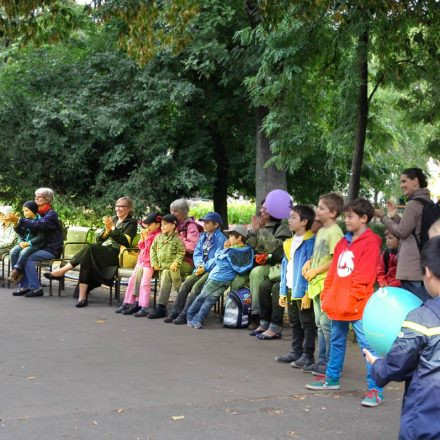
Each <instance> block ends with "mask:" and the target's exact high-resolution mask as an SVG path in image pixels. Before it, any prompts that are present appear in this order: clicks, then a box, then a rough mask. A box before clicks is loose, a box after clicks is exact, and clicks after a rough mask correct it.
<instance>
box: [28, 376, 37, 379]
mask: <svg viewBox="0 0 440 440" xmlns="http://www.w3.org/2000/svg"><path fill="white" fill-rule="evenodd" d="M36 378H37V377H36V376H28V377H27V378H26V380H34V379H36Z"/></svg>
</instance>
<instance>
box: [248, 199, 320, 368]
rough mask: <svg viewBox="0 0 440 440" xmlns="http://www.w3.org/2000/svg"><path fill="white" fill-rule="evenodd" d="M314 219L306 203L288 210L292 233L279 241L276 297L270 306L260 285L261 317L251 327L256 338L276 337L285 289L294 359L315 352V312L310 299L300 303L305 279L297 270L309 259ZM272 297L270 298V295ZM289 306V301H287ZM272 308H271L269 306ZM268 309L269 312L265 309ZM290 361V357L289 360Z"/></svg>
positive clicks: (312, 240)
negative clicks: (303, 304)
mask: <svg viewBox="0 0 440 440" xmlns="http://www.w3.org/2000/svg"><path fill="white" fill-rule="evenodd" d="M314 219H315V212H314V211H313V209H312V208H310V207H309V206H306V205H296V206H294V207H293V208H292V210H291V211H290V217H289V229H290V231H292V232H293V233H294V236H293V237H292V238H289V239H287V240H286V241H285V242H284V243H283V248H284V257H283V260H282V263H281V282H280V286H279V301H278V304H276V306H274V307H271V308H269V307H267V306H271V305H272V304H273V303H274V301H269V299H270V297H267V296H266V298H265V297H264V293H265V290H264V289H260V306H261V312H262V320H261V321H260V327H259V328H258V329H257V330H255V331H254V332H255V333H256V336H257V338H258V339H276V338H277V335H280V334H281V326H282V320H283V314H284V309H285V307H286V303H287V296H288V295H287V293H288V290H289V293H291V294H289V296H290V297H291V298H290V299H291V300H292V305H291V316H292V322H293V327H292V351H291V353H295V356H296V359H295V360H296V361H298V360H299V358H300V357H301V355H302V354H303V344H304V353H305V355H306V356H307V358H313V354H314V352H315V337H316V326H315V316H314V315H313V309H312V308H311V304H310V301H309V302H308V304H305V307H304V308H303V307H302V306H301V302H302V298H303V297H304V293H305V292H306V290H307V281H306V279H305V278H304V277H303V276H302V274H301V269H302V267H303V266H304V263H305V262H306V261H308V260H309V259H310V257H311V256H312V252H313V245H314V243H315V236H314V235H313V233H312V232H311V231H310V228H311V226H312V223H313V221H314ZM272 300H274V298H272ZM289 306H290V305H289ZM270 309H272V310H270ZM270 311H271V312H272V316H270V314H269V313H267V312H270ZM291 353H289V354H288V355H285V356H277V357H276V358H275V359H276V360H277V361H280V362H283V360H284V358H285V357H290V354H291ZM290 362H292V361H290Z"/></svg>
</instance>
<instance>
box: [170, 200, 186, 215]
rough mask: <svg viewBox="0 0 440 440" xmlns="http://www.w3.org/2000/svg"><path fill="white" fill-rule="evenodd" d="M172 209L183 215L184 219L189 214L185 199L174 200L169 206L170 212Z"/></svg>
mask: <svg viewBox="0 0 440 440" xmlns="http://www.w3.org/2000/svg"><path fill="white" fill-rule="evenodd" d="M172 209H175V210H176V211H180V212H183V214H185V217H186V216H187V215H188V212H189V203H188V200H186V199H177V200H174V202H173V203H171V205H170V211H171V210H172Z"/></svg>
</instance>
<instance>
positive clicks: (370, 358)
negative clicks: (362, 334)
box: [362, 348, 379, 365]
mask: <svg viewBox="0 0 440 440" xmlns="http://www.w3.org/2000/svg"><path fill="white" fill-rule="evenodd" d="M362 353H363V354H364V356H365V359H366V360H367V362H368V363H369V364H371V365H373V364H374V363H375V362H376V361H377V360H378V359H379V358H378V357H376V356H373V355H372V354H371V353H370V352H369V351H368V350H367V349H366V348H364V349H363V350H362Z"/></svg>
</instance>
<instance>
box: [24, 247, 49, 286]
mask: <svg viewBox="0 0 440 440" xmlns="http://www.w3.org/2000/svg"><path fill="white" fill-rule="evenodd" d="M53 258H55V255H53V254H51V253H50V252H48V251H45V250H41V251H37V252H34V253H33V254H31V255H30V256H29V258H28V260H27V261H26V263H25V265H24V268H23V278H22V279H21V282H20V287H21V288H22V289H31V290H35V289H40V288H41V285H40V282H39V280H38V273H37V267H36V265H35V262H36V261H42V260H52V259H53Z"/></svg>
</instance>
